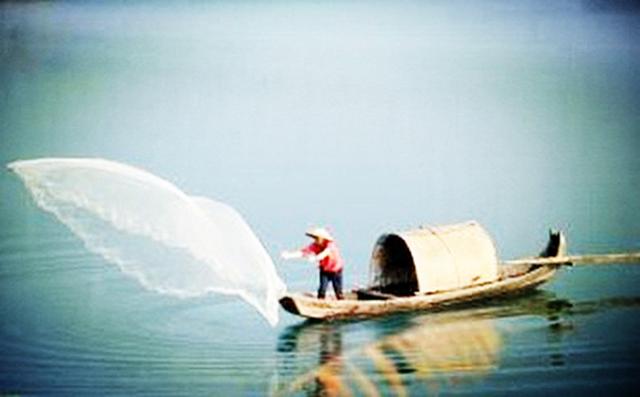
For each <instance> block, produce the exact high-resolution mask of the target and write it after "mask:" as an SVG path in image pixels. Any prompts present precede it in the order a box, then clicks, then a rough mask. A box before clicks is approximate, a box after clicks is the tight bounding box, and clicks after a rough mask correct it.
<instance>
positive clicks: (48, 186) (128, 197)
mask: <svg viewBox="0 0 640 397" xmlns="http://www.w3.org/2000/svg"><path fill="white" fill-rule="evenodd" d="M8 166H9V168H10V169H11V170H13V171H14V172H16V173H17V174H18V175H19V176H20V178H21V179H22V180H23V182H24V183H25V185H26V187H27V189H28V190H29V192H30V193H31V194H32V195H33V198H34V199H35V201H36V203H37V204H38V206H40V207H41V208H42V209H44V210H46V211H48V212H51V213H53V214H54V215H55V216H56V217H57V218H58V219H59V220H60V221H61V222H62V223H64V224H65V225H66V226H68V227H69V228H70V229H71V231H73V233H74V234H76V235H77V236H78V237H80V239H82V241H83V242H84V244H85V246H86V247H87V249H89V250H90V251H92V252H94V253H97V254H99V255H101V256H102V257H104V258H105V259H106V260H107V261H109V262H111V263H113V264H115V265H117V266H118V267H119V268H120V269H121V270H122V272H124V273H125V274H127V275H129V276H132V277H134V278H135V279H136V280H137V281H138V282H140V284H142V285H143V286H144V287H145V288H148V289H150V290H153V291H156V292H159V293H163V294H170V295H174V296H179V297H196V296H202V295H205V294H208V293H211V292H216V293H223V294H232V295H238V296H240V297H242V298H243V299H244V300H245V301H247V302H248V303H250V304H251V305H252V306H254V307H255V308H256V309H257V310H258V311H259V312H260V313H261V314H262V315H263V316H264V317H265V318H266V319H267V320H268V321H269V323H270V324H271V325H275V324H276V323H277V321H278V299H279V298H280V297H281V296H282V294H284V293H285V288H286V287H285V285H284V283H283V282H282V280H281V279H280V277H279V276H278V274H277V272H276V269H275V266H274V264H273V261H272V260H271V257H270V256H269V254H268V253H267V252H266V250H265V248H264V247H263V245H262V244H261V243H260V241H259V240H258V238H257V237H256V235H255V234H254V233H253V231H252V230H251V228H250V227H249V225H248V224H247V223H246V222H245V221H244V219H243V218H242V216H241V215H240V214H239V213H238V212H236V211H235V210H234V209H233V208H231V207H230V206H228V205H225V204H223V203H220V202H216V201H214V200H210V199H207V198H204V197H191V196H188V195H186V194H185V193H184V192H182V191H181V190H179V189H178V188H176V187H175V186H174V185H172V184H171V183H169V182H167V181H165V180H163V179H160V178H159V177H157V176H155V175H152V174H150V173H148V172H146V171H143V170H140V169H137V168H134V167H131V166H128V165H124V164H120V163H116V162H113V161H107V160H101V159H37V160H27V161H16V162H13V163H11V164H9V165H8Z"/></svg>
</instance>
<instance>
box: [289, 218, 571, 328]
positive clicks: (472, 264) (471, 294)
mask: <svg viewBox="0 0 640 397" xmlns="http://www.w3.org/2000/svg"><path fill="white" fill-rule="evenodd" d="M566 258H570V257H567V256H566V239H565V238H564V236H563V235H562V233H559V232H558V233H551V234H550V239H549V242H548V244H547V246H546V248H545V250H544V251H543V252H542V253H541V254H540V256H538V257H532V258H525V259H521V260H517V261H513V262H512V263H510V264H498V261H497V258H496V250H495V247H494V246H493V241H492V240H491V239H490V238H489V237H488V235H487V234H486V232H485V231H484V229H482V228H481V227H480V226H479V225H478V224H477V223H475V222H470V223H466V224H460V225H452V226H446V227H440V228H426V229H425V228H421V229H419V230H414V231H409V232H404V233H400V234H388V235H383V236H382V237H381V238H380V239H379V240H378V242H377V243H376V247H375V248H374V253H373V256H372V263H373V267H374V268H375V269H377V271H376V270H374V274H375V275H376V277H374V282H373V284H372V286H370V287H368V288H365V289H359V290H353V291H350V292H348V293H346V294H345V298H344V299H342V300H336V299H317V298H316V297H315V296H313V295H311V294H309V293H290V294H287V295H285V296H284V297H282V298H281V299H280V304H281V306H282V307H283V308H284V309H285V310H286V311H288V312H290V313H292V314H295V315H299V316H302V317H306V318H310V319H340V318H354V317H356V318H357V317H368V316H380V315H385V314H389V313H396V312H406V311H418V310H429V309H431V310H434V309H439V308H443V307H446V306H449V305H454V304H459V303H463V302H471V301H478V300H482V299H487V298H491V297H496V296H505V295H512V294H518V293H522V292H525V291H527V290H530V289H533V288H536V287H537V286H539V285H541V284H543V283H544V282H546V281H548V280H549V279H551V278H552V277H553V276H554V274H555V273H556V271H557V269H558V266H559V265H563V264H564V265H566V264H569V262H568V261H567V260H566ZM418 261H421V262H418ZM540 261H542V262H543V263H544V264H540V263H539V262H540ZM456 265H457V266H458V267H457V268H456ZM461 267H464V269H471V270H470V271H468V272H467V274H466V275H467V276H468V277H467V279H466V280H465V279H464V276H465V274H462V275H461V274H460V273H461V272H462V271H463V270H461ZM443 268H447V269H453V270H452V271H451V272H450V273H451V274H452V275H447V274H444V275H443V274H439V273H442V270H441V269H443ZM429 270H430V271H431V272H429ZM430 273H431V274H430ZM447 277H448V278H447ZM461 279H462V280H461ZM452 280H453V281H452ZM429 282H431V283H429Z"/></svg>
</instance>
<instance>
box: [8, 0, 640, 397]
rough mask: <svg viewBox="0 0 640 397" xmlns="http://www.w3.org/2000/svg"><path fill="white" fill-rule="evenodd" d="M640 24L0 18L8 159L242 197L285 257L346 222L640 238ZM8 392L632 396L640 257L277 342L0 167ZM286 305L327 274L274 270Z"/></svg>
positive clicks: (346, 240) (514, 9) (371, 11)
mask: <svg viewBox="0 0 640 397" xmlns="http://www.w3.org/2000/svg"><path fill="white" fill-rule="evenodd" d="M638 43H640V14H638V13H637V10H636V9H635V7H633V6H629V5H628V3H627V2H613V3H612V4H611V3H610V2H600V1H583V2H577V1H566V2H556V1H553V2H538V1H536V2H533V1H532V2H526V1H525V2H518V4H516V5H514V4H511V3H506V2H505V3H503V2H500V1H495V2H488V3H486V4H484V5H483V6H482V7H479V6H477V5H476V4H475V3H473V2H465V1H459V2H434V3H431V4H423V3H422V2H410V1H407V2H399V3H397V2H382V1H380V2H349V3H346V4H340V3H327V4H325V3H324V2H296V3H294V4H291V3H289V2H276V3H270V4H266V3H262V2H224V1H223V2H216V3H214V4H207V3H204V2H202V3H201V2H192V3H190V4H189V5H188V6H187V5H176V4H174V3H172V2H162V3H154V4H151V3H145V2H140V3H137V4H132V5H125V4H118V5H110V6H105V5H102V4H100V2H95V3H93V2H91V3H82V4H81V3H78V2H69V3H66V2H59V3H54V4H50V3H27V4H2V5H0V82H1V83H0V84H1V85H0V94H1V95H0V134H1V135H0V163H2V164H6V163H7V162H9V161H12V160H16V159H26V158H35V157H44V156H84V157H104V158H109V159H113V160H118V161H122V162H125V163H129V164H133V165H137V166H140V167H142V168H145V169H147V170H149V171H151V172H153V173H155V174H157V175H160V176H162V177H164V178H166V179H168V180H170V181H172V182H174V183H175V184H176V185H178V186H179V187H181V188H182V189H184V190H185V191H187V192H189V193H191V194H198V195H204V196H209V197H212V198H215V199H218V200H222V201H224V202H227V203H228V204H231V205H232V206H234V207H235V208H236V209H238V210H239V211H240V212H241V213H242V214H243V215H244V216H245V217H246V219H247V220H248V221H249V223H250V224H251V225H252V226H253V227H254V229H255V230H256V233H257V234H258V235H259V236H260V238H261V239H262V240H263V241H264V242H265V245H266V246H267V249H268V251H269V252H270V253H271V254H272V255H273V256H274V257H276V256H277V253H278V252H279V251H280V250H282V249H285V248H293V247H295V246H297V245H301V244H302V243H304V236H303V235H302V231H303V230H304V229H305V228H306V227H308V226H310V225H314V224H323V225H325V224H326V225H329V226H330V227H331V228H332V229H333V231H334V233H335V234H336V236H337V237H338V240H339V243H340V246H341V248H342V250H343V254H344V256H345V258H346V259H347V262H348V269H347V274H346V280H345V281H346V284H347V285H358V284H360V285H362V284H364V283H366V282H367V264H368V257H369V254H370V250H371V248H372V246H373V243H374V241H375V239H376V238H377V237H378V236H379V235H380V234H382V233H384V232H388V231H390V230H397V229H403V228H409V227H415V226H418V225H420V224H423V223H428V224H440V223H450V222H457V221H461V220H465V219H470V218H474V219H477V220H478V221H480V222H481V223H482V224H483V225H485V227H486V228H487V229H488V230H489V231H490V232H491V234H492V235H493V236H494V237H495V240H496V244H497V245H498V247H499V251H500V255H501V257H503V258H513V257H516V256H518V255H529V254H532V253H536V252H538V251H539V250H540V248H541V247H542V246H543V245H544V243H545V240H546V232H547V229H548V228H549V227H558V228H562V229H563V230H565V232H566V233H567V235H568V239H569V249H570V251H571V252H573V253H595V252H610V251H625V250H640V211H639V210H640V199H639V197H640V156H638V155H637V151H638V148H640V129H639V127H638V126H640V109H639V107H638V104H639V103H640V102H639V100H640V98H639V97H640V78H639V77H638V76H640V74H639V72H640V47H639V46H638ZM0 192H1V194H2V196H1V197H2V199H1V200H0V224H2V227H1V228H0V395H4V394H27V395H31V394H44V395H53V394H59V395H83V394H92V395H95V394H119V395H131V394H149V395H176V394H183V395H256V396H257V395H270V394H275V395H290V394H293V395H314V394H323V393H325V394H329V393H331V392H333V391H337V392H342V393H345V394H348V393H351V394H352V395H359V394H370V395H375V393H376V392H377V393H379V394H381V395H386V394H398V395H402V394H403V393H406V394H409V395H432V394H433V395H457V394H460V395H462V394H466V395H514V394H518V395H601V394H604V393H607V394H612V395H629V394H631V391H632V390H633V389H634V388H635V387H636V386H637V384H638V381H637V379H640V378H639V376H640V365H639V364H638V357H640V349H639V348H638V347H637V343H636V334H637V329H638V326H640V317H639V316H640V307H639V304H640V289H639V287H638V285H639V283H640V268H636V267H630V266H623V265H611V266H604V267H600V268H575V269H565V270H563V271H562V272H561V273H560V274H559V275H558V276H557V277H556V278H555V279H554V280H553V281H552V282H551V283H549V284H547V285H545V286H544V287H543V288H542V291H540V292H538V293H535V294H531V295H527V296H523V297H520V298H518V299H513V300H507V301H496V302H492V303H491V304H489V305H482V306H476V307H465V308H460V309H458V310H454V311H447V312H441V313H433V314H419V315H402V316H392V317H388V318H383V319H376V320H370V321H359V322H337V323H328V324H313V323H305V322H303V321H301V320H299V319H297V318H294V317H293V316H290V315H288V314H286V313H284V312H282V313H281V315H282V317H281V322H280V324H279V325H278V326H277V327H275V328H271V327H269V326H268V325H267V323H266V322H265V321H264V320H263V319H262V318H261V317H260V316H259V315H258V314H257V313H256V312H255V311H253V310H252V309H251V308H250V307H249V306H248V305H246V304H244V303H242V302H241V301H239V300H236V299H232V298H228V297H223V296H210V297H206V298H201V299H194V300H178V299H174V298H170V297H166V296H162V295H158V294H155V293H153V292H150V291H146V290H144V289H143V288H142V287H140V285H138V284H137V283H136V282H135V281H133V280H132V279H130V278H128V277H127V276H125V275H123V274H122V273H120V272H119V271H118V270H117V268H116V267H115V266H112V265H110V264H108V263H106V262H105V261H103V260H102V259H101V258H99V257H96V256H93V255H91V254H89V253H88V252H87V251H86V250H85V249H84V248H83V246H82V244H81V243H80V242H79V241H78V240H77V239H76V238H75V237H74V236H73V235H72V234H71V233H70V232H69V231H67V230H66V229H65V228H64V227H63V226H62V225H60V224H58V223H57V222H56V221H55V219H53V218H51V217H50V216H48V215H47V214H44V213H42V212H41V211H40V210H38V209H37V208H36V207H35V205H34V204H33V203H32V202H31V201H30V200H29V197H28V196H27V193H26V192H25V191H24V189H23V188H22V186H21V185H20V184H19V182H18V180H17V178H15V176H12V175H10V174H9V173H8V172H6V171H3V172H0ZM278 267H279V272H280V274H281V275H282V277H283V278H284V279H285V280H286V281H287V284H288V286H289V288H290V289H292V290H313V289H315V287H316V279H315V277H316V275H315V270H314V269H313V268H310V267H308V266H305V265H304V264H297V263H281V264H278Z"/></svg>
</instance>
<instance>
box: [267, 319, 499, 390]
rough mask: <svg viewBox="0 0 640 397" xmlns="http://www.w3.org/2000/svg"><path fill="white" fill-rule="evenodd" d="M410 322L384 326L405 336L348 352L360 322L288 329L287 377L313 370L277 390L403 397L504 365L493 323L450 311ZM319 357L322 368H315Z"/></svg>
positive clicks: (284, 368)
mask: <svg viewBox="0 0 640 397" xmlns="http://www.w3.org/2000/svg"><path fill="white" fill-rule="evenodd" d="M405 319H406V318H405ZM409 319H410V325H409V326H400V327H397V326H398V324H397V322H398V321H394V322H391V323H389V322H387V323H384V322H381V323H380V322H379V323H377V324H376V326H377V327H380V331H382V332H383V333H385V332H386V331H387V330H388V328H396V329H398V328H399V329H401V331H399V332H395V333H392V334H390V335H386V336H382V337H380V338H379V339H378V340H376V341H374V342H371V343H365V344H364V345H363V346H361V347H359V348H355V349H353V350H350V351H346V352H343V350H342V347H343V340H342V339H343V328H345V327H348V326H349V325H353V324H340V323H333V324H332V323H321V324H306V325H303V326H299V327H292V328H290V329H288V330H286V331H285V333H283V335H282V336H281V338H280V342H281V344H280V346H279V349H280V353H281V354H284V356H283V357H285V359H284V361H285V362H287V361H288V362H287V363H286V364H284V365H283V366H282V367H281V368H280V369H281V373H283V374H284V375H285V378H286V377H287V376H286V375H288V374H291V373H292V372H297V371H295V369H296V367H297V368H300V367H303V368H311V369H310V370H308V371H307V372H304V373H298V374H296V375H294V376H289V378H290V379H291V380H290V381H285V382H283V384H280V385H277V387H276V390H275V392H274V394H275V395H288V394H303V395H304V394H306V395H312V396H318V395H319V396H338V395H346V396H349V395H353V394H364V395H370V396H376V395H386V394H394V395H400V396H402V395H408V394H409V392H408V389H407V386H408V385H409V384H413V383H415V382H416V381H424V383H425V384H426V385H427V386H428V387H429V388H431V389H433V388H437V384H438V383H439V382H440V381H442V380H443V379H442V378H443V377H446V378H448V381H452V382H457V381H460V380H461V379H462V378H464V379H470V378H473V377H482V376H484V375H486V374H488V373H489V372H491V370H492V369H493V368H495V366H496V365H497V363H498V360H499V353H500V349H501V346H502V338H501V336H500V333H499V332H498V330H497V329H496V327H495V325H494V320H493V319H492V318H490V317H485V316H481V317H473V316H472V317H469V316H468V313H466V314H464V315H459V314H458V315H456V314H451V313H449V314H432V315H429V316H422V317H414V318H409ZM314 352H315V354H316V362H315V364H312V365H311V366H309V364H310V361H311V360H313V358H312V357H313V356H314ZM305 362H306V363H305ZM305 364H306V365H305Z"/></svg>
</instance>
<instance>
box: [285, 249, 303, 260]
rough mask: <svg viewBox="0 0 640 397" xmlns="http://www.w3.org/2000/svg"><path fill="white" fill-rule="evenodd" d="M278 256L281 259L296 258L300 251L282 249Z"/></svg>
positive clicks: (299, 256) (298, 256)
mask: <svg viewBox="0 0 640 397" xmlns="http://www.w3.org/2000/svg"><path fill="white" fill-rule="evenodd" d="M280 257H281V258H282V259H296V258H301V257H302V254H301V253H300V251H282V252H281V253H280Z"/></svg>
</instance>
